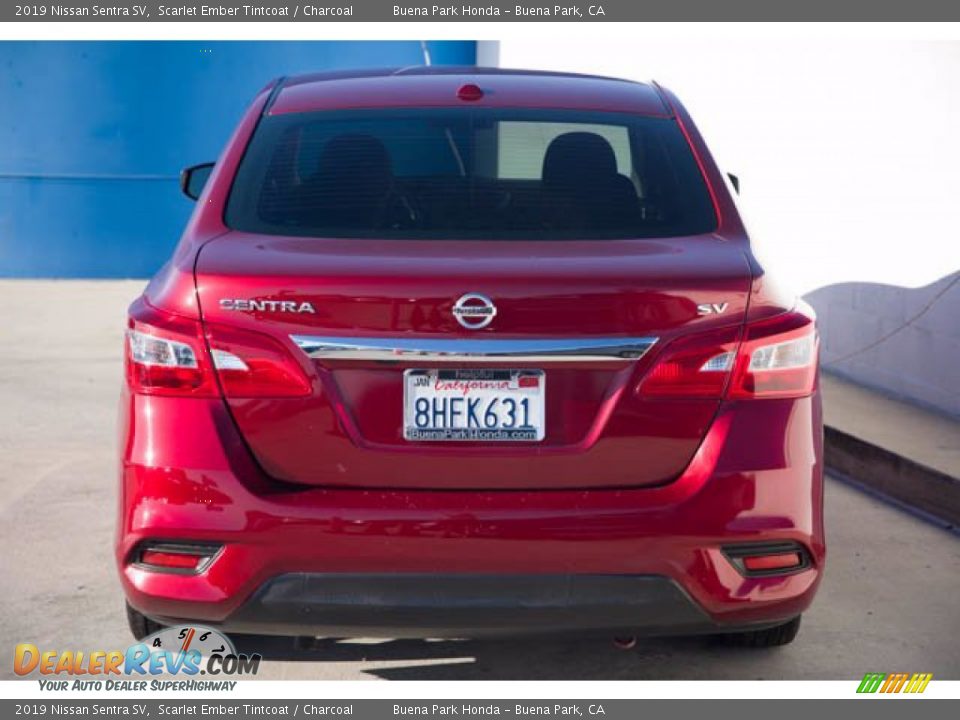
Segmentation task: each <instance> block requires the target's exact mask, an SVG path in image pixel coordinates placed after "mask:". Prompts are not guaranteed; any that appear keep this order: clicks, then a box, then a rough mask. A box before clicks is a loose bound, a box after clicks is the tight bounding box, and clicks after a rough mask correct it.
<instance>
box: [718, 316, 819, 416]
mask: <svg viewBox="0 0 960 720" xmlns="http://www.w3.org/2000/svg"><path fill="white" fill-rule="evenodd" d="M817 351H818V341H817V328H816V322H815V316H814V314H813V311H812V310H811V309H809V308H808V307H804V308H802V309H801V310H797V311H794V312H789V313H785V314H783V315H777V316H776V317H773V318H770V319H768V320H762V321H760V322H755V323H751V324H749V325H747V327H746V333H745V335H744V338H743V343H742V344H741V346H740V352H739V353H738V355H737V362H736V365H735V367H734V372H733V378H732V379H731V381H730V390H729V392H728V393H727V395H728V397H730V398H789V397H803V396H805V395H809V394H810V393H812V392H813V386H814V384H815V383H816V379H817Z"/></svg>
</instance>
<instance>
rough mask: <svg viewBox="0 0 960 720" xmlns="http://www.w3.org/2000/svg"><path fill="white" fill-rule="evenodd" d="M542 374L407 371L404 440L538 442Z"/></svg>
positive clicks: (541, 423)
mask: <svg viewBox="0 0 960 720" xmlns="http://www.w3.org/2000/svg"><path fill="white" fill-rule="evenodd" d="M545 384H546V376H545V375H544V372H543V370H494V369H478V370H407V371H405V372H404V374H403V437H404V438H405V439H406V440H420V441H425V440H429V441H434V440H474V441H485V442H501V441H528V442H537V441H539V440H543V435H544V430H545V427H544V386H545Z"/></svg>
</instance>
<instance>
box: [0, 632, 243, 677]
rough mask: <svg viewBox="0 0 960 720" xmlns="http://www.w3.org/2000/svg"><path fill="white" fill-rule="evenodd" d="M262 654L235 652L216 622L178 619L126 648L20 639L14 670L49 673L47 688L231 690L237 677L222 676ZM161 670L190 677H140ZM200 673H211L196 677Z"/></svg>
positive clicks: (25, 673)
mask: <svg viewBox="0 0 960 720" xmlns="http://www.w3.org/2000/svg"><path fill="white" fill-rule="evenodd" d="M260 660H261V656H260V655H243V654H239V653H237V651H236V649H235V648H234V646H233V643H232V642H231V641H230V638H228V637H227V636H226V635H223V634H222V633H220V632H218V631H216V630H214V629H213V628H208V627H202V626H198V625H179V626H176V627H170V628H164V629H163V630H160V631H159V632H156V633H154V634H153V635H150V636H148V637H146V638H144V639H143V640H141V641H140V642H138V643H134V644H133V645H131V646H130V647H128V648H127V649H126V650H91V651H83V650H41V649H40V648H38V647H37V646H36V645H35V644H33V643H20V644H18V645H17V647H16V650H15V652H14V658H13V670H14V672H15V673H16V674H17V675H20V676H31V675H34V674H38V675H40V676H46V679H41V680H40V684H41V689H43V690H68V689H75V690H146V689H148V685H149V689H151V690H165V689H175V690H191V689H196V690H232V689H233V686H235V685H236V682H231V681H226V680H220V678H222V677H224V676H228V677H236V676H244V675H245V676H250V675H256V673H257V671H258V670H259V668H260ZM161 675H164V676H180V677H186V678H189V679H188V680H186V681H184V680H180V681H160V680H150V682H149V683H148V682H147V680H146V679H143V680H137V679H136V678H137V677H141V676H145V677H148V678H151V677H156V676H161ZM201 675H202V676H206V677H207V678H208V679H205V680H203V681H199V680H197V679H196V678H197V676H201ZM50 676H68V677H70V678H71V679H70V680H68V679H63V680H61V679H59V678H58V679H53V678H51V677H50ZM118 676H119V678H122V679H118ZM211 676H212V677H211ZM215 678H216V679H215Z"/></svg>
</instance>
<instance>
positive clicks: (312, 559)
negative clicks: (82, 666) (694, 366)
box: [116, 396, 825, 637]
mask: <svg viewBox="0 0 960 720" xmlns="http://www.w3.org/2000/svg"><path fill="white" fill-rule="evenodd" d="M122 411H123V412H124V413H125V417H124V418H123V423H122V427H123V436H122V438H121V441H122V444H121V447H122V448H123V449H124V450H123V463H122V473H121V494H120V495H121V496H120V517H119V523H118V528H119V530H118V539H117V546H116V555H117V562H118V565H119V568H120V576H121V581H122V584H123V587H124V591H125V593H126V595H127V598H128V600H129V602H130V603H131V605H133V606H134V607H135V608H136V609H138V610H139V611H141V612H143V613H144V614H146V615H148V616H150V617H153V618H155V619H158V620H162V621H168V622H169V621H179V620H184V621H196V622H204V623H206V624H211V625H219V626H221V627H223V628H224V629H226V630H227V631H234V632H256V633H281V634H308V635H309V634H314V635H389V636H394V637H417V636H443V635H454V636H470V635H484V634H497V633H503V634H514V633H520V632H531V631H543V632H549V631H559V630H603V631H607V630H609V631H614V632H626V631H629V632H630V633H631V634H675V633H676V634H679V633H690V632H696V633H699V632H724V631H730V630H736V629H741V628H745V627H762V626H769V625H773V624H777V623H780V622H784V621H786V620H789V619H790V618H792V617H795V616H796V615H798V614H800V613H801V612H803V611H804V610H805V609H806V607H807V606H808V605H809V604H810V602H811V601H812V599H813V596H814V594H815V592H816V589H817V586H818V584H819V581H820V578H821V575H822V570H823V562H824V558H825V549H824V541H823V524H822V442H821V431H820V427H821V424H820V407H819V398H818V397H817V396H814V397H812V398H806V399H802V400H782V401H781V400H770V401H753V402H749V403H741V404H730V405H727V406H725V407H724V408H723V409H722V410H721V413H720V415H719V416H718V418H717V420H716V421H715V422H714V424H713V426H712V427H711V429H710V431H709V432H708V434H707V437H706V438H705V440H704V442H703V444H702V445H701V447H700V450H699V451H698V453H697V455H696V456H695V457H694V459H693V461H692V462H691V463H690V465H689V467H688V468H687V470H686V471H685V472H684V474H683V475H682V476H681V477H680V478H678V479H677V480H675V481H674V482H672V483H670V484H668V485H664V486H661V487H653V488H649V487H648V488H638V489H610V490H589V491H575V490H557V491H487V492H480V491H464V492H460V491H422V490H410V491H398V490H373V489H371V490H356V489H322V488H300V487H283V486H278V485H277V484H276V483H273V482H270V481H269V480H267V479H266V478H264V477H263V475H262V473H261V472H260V470H259V468H257V467H256V465H255V464H254V463H253V462H252V460H251V459H250V456H249V454H248V452H247V451H246V448H245V447H244V445H243V443H242V440H241V439H240V438H239V437H238V436H237V434H236V431H235V429H234V426H233V424H232V422H231V420H230V418H229V416H228V415H227V414H226V411H225V410H224V408H223V405H222V404H221V403H219V402H218V401H215V400H209V401H208V400H183V399H171V398H160V397H152V398H145V397H125V398H124V400H123V404H122ZM156 540H163V541H178V542H203V543H214V544H219V545H222V546H223V548H222V550H221V551H220V552H219V553H218V554H217V556H216V557H215V559H214V560H213V561H212V562H211V563H210V564H209V565H208V566H207V567H206V568H205V569H204V570H203V572H201V573H199V574H196V575H192V574H183V573H179V574H177V573H166V572H156V571H151V570H148V569H146V568H144V567H142V566H139V565H137V564H136V563H135V562H133V560H134V558H135V556H136V551H137V548H138V547H139V546H140V545H141V544H142V543H144V542H146V541H156ZM784 541H790V542H794V543H799V544H800V545H802V546H803V548H805V549H806V551H807V553H808V554H809V560H810V562H809V565H808V566H807V567H806V568H804V569H803V570H801V571H799V572H794V573H790V574H784V575H771V576H763V577H746V576H744V575H743V574H741V572H740V571H739V570H738V569H737V568H736V567H735V566H734V565H733V564H732V563H731V562H730V560H729V559H728V558H727V556H726V555H725V553H724V551H723V548H727V547H730V546H735V545H738V544H741V543H760V542H766V543H772V542H784Z"/></svg>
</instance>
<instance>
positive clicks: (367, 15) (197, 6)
mask: <svg viewBox="0 0 960 720" xmlns="http://www.w3.org/2000/svg"><path fill="white" fill-rule="evenodd" d="M568 2H569V3H570V4H559V5H552V4H548V3H545V2H530V1H529V0H526V1H521V2H519V3H518V2H516V1H514V2H505V1H502V0H501V1H499V2H497V1H491V0H477V1H475V2H473V3H466V4H464V3H459V2H454V3H452V4H436V5H435V4H431V3H412V2H402V1H401V2H397V1H396V0H363V1H362V2H352V3H351V2H339V1H333V2H330V1H327V2H313V3H310V2H295V1H288V0H248V2H235V1H231V0H221V1H220V2H190V0H180V1H179V2H177V1H176V0H175V1H174V2H170V3H166V2H164V3H159V2H152V1H149V0H132V1H128V0H105V2H102V3H100V2H93V1H92V0H67V1H65V2H53V3H36V4H21V3H14V4H10V3H6V2H4V3H2V4H0V21H2V22H18V21H19V22H110V21H116V22H266V21H272V22H385V21H386V22H389V21H392V20H400V21H412V22H431V21H432V22H516V21H521V22H523V21H534V22H628V21H643V22H660V21H666V22H674V21H684V20H696V21H708V22H710V21H751V20H763V21H831V22H835V21H924V22H929V21H949V20H960V3H958V2H956V0H913V2H911V3H902V2H894V1H893V0H593V2H587V3H579V2H576V0H573V2H570V0H568Z"/></svg>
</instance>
